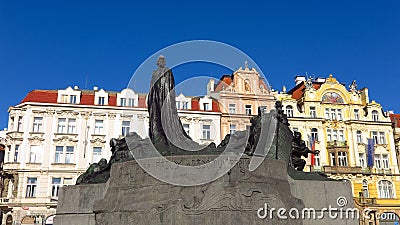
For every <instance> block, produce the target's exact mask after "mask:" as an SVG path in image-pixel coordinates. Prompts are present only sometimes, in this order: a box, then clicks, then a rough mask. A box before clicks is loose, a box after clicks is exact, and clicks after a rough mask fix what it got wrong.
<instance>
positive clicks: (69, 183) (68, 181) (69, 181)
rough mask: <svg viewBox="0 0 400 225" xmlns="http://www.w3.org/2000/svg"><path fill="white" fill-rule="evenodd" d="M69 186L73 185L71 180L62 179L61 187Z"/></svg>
mask: <svg viewBox="0 0 400 225" xmlns="http://www.w3.org/2000/svg"><path fill="white" fill-rule="evenodd" d="M70 185H74V182H73V180H72V178H64V179H63V187H67V186H70Z"/></svg>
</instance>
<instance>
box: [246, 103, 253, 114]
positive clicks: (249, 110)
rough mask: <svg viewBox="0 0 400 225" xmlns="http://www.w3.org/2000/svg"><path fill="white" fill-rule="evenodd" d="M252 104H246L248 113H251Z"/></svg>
mask: <svg viewBox="0 0 400 225" xmlns="http://www.w3.org/2000/svg"><path fill="white" fill-rule="evenodd" d="M251 108H252V107H251V105H246V115H251Z"/></svg>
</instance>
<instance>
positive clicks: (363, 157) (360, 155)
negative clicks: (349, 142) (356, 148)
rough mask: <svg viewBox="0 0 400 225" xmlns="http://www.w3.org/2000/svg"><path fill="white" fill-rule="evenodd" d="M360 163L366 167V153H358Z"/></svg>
mask: <svg viewBox="0 0 400 225" xmlns="http://www.w3.org/2000/svg"><path fill="white" fill-rule="evenodd" d="M358 163H359V165H360V166H361V167H362V168H365V167H366V164H365V154H364V153H358Z"/></svg>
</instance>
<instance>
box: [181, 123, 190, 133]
mask: <svg viewBox="0 0 400 225" xmlns="http://www.w3.org/2000/svg"><path fill="white" fill-rule="evenodd" d="M182 126H183V129H184V130H185V132H186V134H187V135H189V136H190V133H189V131H190V125H189V124H188V123H184V124H182Z"/></svg>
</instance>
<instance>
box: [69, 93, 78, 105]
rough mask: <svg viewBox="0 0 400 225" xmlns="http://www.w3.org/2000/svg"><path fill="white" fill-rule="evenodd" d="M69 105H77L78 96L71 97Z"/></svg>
mask: <svg viewBox="0 0 400 225" xmlns="http://www.w3.org/2000/svg"><path fill="white" fill-rule="evenodd" d="M69 103H71V104H76V95H70V96H69Z"/></svg>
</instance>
